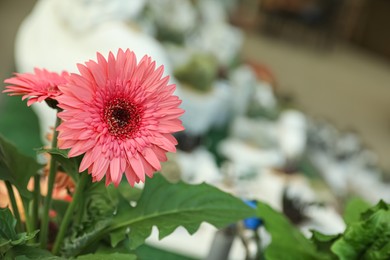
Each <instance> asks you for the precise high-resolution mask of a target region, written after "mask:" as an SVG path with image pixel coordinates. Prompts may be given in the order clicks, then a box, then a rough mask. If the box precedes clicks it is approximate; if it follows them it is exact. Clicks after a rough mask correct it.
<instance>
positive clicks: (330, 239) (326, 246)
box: [311, 230, 341, 259]
mask: <svg viewBox="0 0 390 260" xmlns="http://www.w3.org/2000/svg"><path fill="white" fill-rule="evenodd" d="M311 232H312V234H313V236H312V237H311V241H312V242H313V243H314V244H315V246H316V249H317V251H319V252H322V253H324V254H328V255H329V257H330V258H331V259H337V257H336V255H335V254H334V253H333V252H332V251H331V246H332V245H333V243H334V242H335V241H336V240H337V239H339V238H340V237H341V234H338V235H324V234H321V233H320V232H318V231H315V230H311Z"/></svg>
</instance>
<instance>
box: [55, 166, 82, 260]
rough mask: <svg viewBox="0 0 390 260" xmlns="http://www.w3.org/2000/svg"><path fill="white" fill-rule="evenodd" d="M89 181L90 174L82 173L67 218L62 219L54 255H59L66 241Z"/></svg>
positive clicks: (67, 211)
mask: <svg viewBox="0 0 390 260" xmlns="http://www.w3.org/2000/svg"><path fill="white" fill-rule="evenodd" d="M88 179H89V175H88V173H86V172H82V173H81V177H80V179H79V182H78V184H77V187H76V190H75V193H74V194H73V197H72V202H71V203H70V204H69V206H68V208H67V209H66V212H65V216H64V218H63V219H62V222H61V226H60V229H59V231H58V234H57V237H56V240H55V242H54V246H53V249H52V253H53V254H54V255H57V254H58V252H59V250H60V246H61V244H62V241H63V240H64V237H65V233H66V231H67V230H68V226H69V223H70V221H71V218H72V217H73V213H74V209H75V207H76V205H78V204H79V203H80V199H82V194H83V191H84V188H85V185H86V184H87V180H88ZM79 210H82V208H79Z"/></svg>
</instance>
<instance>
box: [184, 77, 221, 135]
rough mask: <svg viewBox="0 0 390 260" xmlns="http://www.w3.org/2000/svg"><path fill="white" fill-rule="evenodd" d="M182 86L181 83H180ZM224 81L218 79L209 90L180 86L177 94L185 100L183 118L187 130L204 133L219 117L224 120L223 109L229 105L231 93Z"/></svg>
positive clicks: (193, 132) (199, 133) (193, 133)
mask: <svg viewBox="0 0 390 260" xmlns="http://www.w3.org/2000/svg"><path fill="white" fill-rule="evenodd" d="M178 86H180V85H178ZM226 90H227V89H226V86H225V84H224V82H223V81H216V82H214V85H213V87H212V89H211V90H210V91H208V92H200V91H196V90H194V89H192V88H190V87H188V86H187V87H178V91H177V94H178V96H179V97H180V98H181V99H182V100H183V103H182V104H181V107H182V108H183V109H184V110H185V111H186V112H185V113H184V114H183V115H182V116H181V120H182V121H183V125H184V127H185V128H186V132H187V133H189V134H192V135H202V134H204V133H205V132H207V131H208V130H209V129H210V128H211V127H212V126H213V125H215V124H216V121H218V119H220V120H222V118H221V116H223V117H225V116H226V115H225V114H223V115H222V114H221V111H223V112H224V111H226V109H228V107H229V102H227V101H228V99H229V95H228V93H227V91H226Z"/></svg>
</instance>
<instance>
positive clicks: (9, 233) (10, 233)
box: [0, 208, 17, 240]
mask: <svg viewBox="0 0 390 260" xmlns="http://www.w3.org/2000/svg"><path fill="white" fill-rule="evenodd" d="M15 226H16V219H15V218H14V216H13V215H12V213H11V211H10V210H9V208H0V237H1V238H3V239H6V240H16V239H17V235H16V231H15Z"/></svg>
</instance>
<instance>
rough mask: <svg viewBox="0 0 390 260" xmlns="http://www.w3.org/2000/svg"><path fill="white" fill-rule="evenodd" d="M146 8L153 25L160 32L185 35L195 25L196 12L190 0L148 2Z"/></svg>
mask: <svg viewBox="0 0 390 260" xmlns="http://www.w3.org/2000/svg"><path fill="white" fill-rule="evenodd" d="M148 8H149V9H150V12H151V14H152V19H153V20H154V23H155V24H156V26H157V27H160V29H162V30H169V31H171V32H174V33H180V34H185V33H187V32H188V31H189V30H191V29H192V28H193V27H194V26H195V25H196V24H197V23H196V19H197V14H196V10H195V8H194V7H193V5H192V3H191V1H190V0H159V1H151V0H149V2H148Z"/></svg>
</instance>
